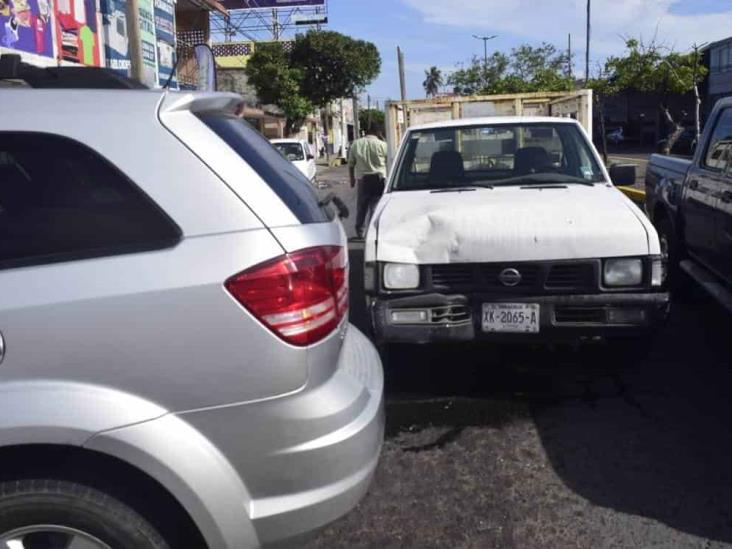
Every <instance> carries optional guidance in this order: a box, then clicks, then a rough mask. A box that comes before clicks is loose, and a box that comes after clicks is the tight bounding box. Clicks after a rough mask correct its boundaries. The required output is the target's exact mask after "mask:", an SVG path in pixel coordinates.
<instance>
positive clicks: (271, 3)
mask: <svg viewBox="0 0 732 549" xmlns="http://www.w3.org/2000/svg"><path fill="white" fill-rule="evenodd" d="M223 4H224V6H226V9H230V10H256V9H270V10H271V9H272V8H302V7H318V6H324V5H325V0H224V2H223Z"/></svg>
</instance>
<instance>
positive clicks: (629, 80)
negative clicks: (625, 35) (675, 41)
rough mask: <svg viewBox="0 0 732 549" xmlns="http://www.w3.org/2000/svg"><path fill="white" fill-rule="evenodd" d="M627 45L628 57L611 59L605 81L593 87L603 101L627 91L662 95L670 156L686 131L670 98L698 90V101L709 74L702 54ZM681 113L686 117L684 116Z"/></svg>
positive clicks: (636, 42)
mask: <svg viewBox="0 0 732 549" xmlns="http://www.w3.org/2000/svg"><path fill="white" fill-rule="evenodd" d="M625 46H626V51H625V54H624V55H622V56H618V57H610V58H608V59H607V61H606V62H605V66H604V69H603V71H602V75H601V78H599V79H596V80H595V81H592V82H590V83H589V84H590V85H591V86H593V87H594V88H595V89H596V91H597V93H598V95H599V97H600V101H602V99H603V98H604V97H607V96H608V95H613V94H616V93H619V92H622V91H625V90H637V91H640V92H645V93H656V94H658V96H659V98H660V102H659V109H660V111H661V113H662V114H663V117H664V119H665V121H666V123H667V125H668V127H669V129H670V133H669V136H668V139H667V140H666V141H665V144H664V148H663V151H662V152H664V153H665V154H669V153H670V151H671V148H672V147H673V145H674V143H675V142H676V141H677V140H678V138H679V137H680V136H681V133H682V132H683V131H684V128H683V126H682V125H681V121H680V120H679V119H678V116H675V113H672V112H671V109H670V107H669V99H670V96H671V94H682V93H688V92H690V91H695V95H696V97H697V98H698V95H699V94H698V91H699V90H698V85H699V83H700V82H701V81H702V80H703V79H704V77H705V76H706V74H707V69H706V67H704V66H703V65H702V62H701V61H702V59H701V52H699V51H698V48H695V49H694V50H693V51H692V52H691V53H683V54H682V53H678V52H674V51H668V50H666V49H665V48H663V47H662V46H660V45H658V44H656V43H655V42H652V43H650V44H644V43H643V42H642V41H640V40H636V39H630V40H628V41H627V42H626V44H625ZM678 114H681V116H682V117H683V114H684V113H676V115H678ZM603 115H604V112H603V111H601V112H600V116H601V119H604V116H603ZM697 117H698V114H697ZM603 133H604V132H603Z"/></svg>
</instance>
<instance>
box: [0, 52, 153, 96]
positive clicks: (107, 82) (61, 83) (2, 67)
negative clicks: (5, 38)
mask: <svg viewBox="0 0 732 549" xmlns="http://www.w3.org/2000/svg"><path fill="white" fill-rule="evenodd" d="M3 80H5V81H16V82H25V84H27V85H28V86H29V87H31V88H59V89H60V88H67V89H69V88H80V89H117V90H119V89H127V90H144V89H147V86H145V85H144V84H141V83H140V82H138V81H137V80H133V79H131V78H128V77H126V76H122V75H121V74H119V73H117V72H114V71H113V70H111V69H107V68H101V67H45V68H42V67H36V66H34V65H30V64H28V63H24V62H23V61H21V59H20V55H17V54H5V55H0V81H3ZM0 85H1V82H0Z"/></svg>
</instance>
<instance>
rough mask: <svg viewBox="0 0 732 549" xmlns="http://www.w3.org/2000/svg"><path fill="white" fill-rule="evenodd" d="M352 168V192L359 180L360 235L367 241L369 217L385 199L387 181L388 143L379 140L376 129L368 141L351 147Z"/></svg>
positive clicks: (370, 130) (357, 223)
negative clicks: (365, 231) (365, 236)
mask: <svg viewBox="0 0 732 549" xmlns="http://www.w3.org/2000/svg"><path fill="white" fill-rule="evenodd" d="M348 167H349V172H350V175H351V188H353V187H355V186H356V180H358V201H357V207H356V208H357V213H356V235H357V236H358V238H363V233H364V230H363V224H364V222H365V221H366V215H367V214H368V212H369V210H372V209H373V208H374V207H375V206H376V203H377V202H378V201H379V198H381V195H382V194H383V192H384V180H385V179H386V143H385V142H384V141H382V140H381V139H379V138H378V137H377V136H376V128H375V127H374V126H373V125H371V126H370V127H369V128H368V129H367V131H366V136H365V137H362V138H360V139H356V141H354V142H353V144H352V145H351V150H350V152H349V154H348Z"/></svg>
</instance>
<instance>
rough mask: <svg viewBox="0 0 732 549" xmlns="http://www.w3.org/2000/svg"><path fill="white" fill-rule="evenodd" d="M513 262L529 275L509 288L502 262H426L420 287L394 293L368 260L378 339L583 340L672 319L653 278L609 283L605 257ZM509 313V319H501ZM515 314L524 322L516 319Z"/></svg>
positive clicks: (630, 333) (640, 331)
mask: <svg viewBox="0 0 732 549" xmlns="http://www.w3.org/2000/svg"><path fill="white" fill-rule="evenodd" d="M513 267H515V268H516V270H518V271H520V272H523V273H524V277H523V279H522V282H521V283H519V284H517V285H516V286H512V287H509V286H504V285H503V284H501V283H499V282H497V281H496V280H495V278H496V277H497V275H496V273H501V272H503V270H505V269H506V268H509V267H507V265H504V264H501V265H491V264H453V265H433V266H429V265H425V266H421V267H420V271H421V277H420V280H421V283H420V288H418V289H416V290H409V291H396V292H395V291H388V290H386V289H384V288H383V284H382V283H380V282H379V281H383V277H382V276H380V275H381V270H382V269H381V267H380V266H379V264H371V265H367V266H366V268H367V276H366V279H367V285H366V286H367V287H366V293H367V305H368V307H369V310H370V313H371V320H372V327H373V330H374V334H375V336H376V339H377V340H378V341H379V342H400V343H430V342H461V341H463V342H464V341H478V342H479V341H486V342H491V341H495V342H508V343H511V342H514V343H530V342H533V343H555V342H557V343H561V342H566V343H578V342H584V341H588V342H590V341H597V340H605V339H614V338H634V337H638V336H642V335H644V334H647V333H649V332H651V331H653V330H654V328H656V327H657V326H658V325H659V324H661V323H662V322H664V321H665V319H666V318H667V316H668V312H669V295H668V293H667V292H664V291H660V290H659V289H658V288H654V287H653V286H652V285H651V281H650V276H649V277H647V278H648V280H645V279H644V280H643V283H642V284H641V285H639V286H637V287H633V288H623V289H614V288H612V289H611V288H604V287H603V286H602V284H601V282H600V280H601V276H600V268H601V261H600V260H582V261H555V262H534V263H517V264H512V265H511V267H510V268H513ZM369 270H370V272H369ZM649 273H650V269H649ZM644 278H645V277H644ZM369 282H371V287H369ZM502 311H508V313H505V312H502ZM512 311H513V312H512ZM506 314H508V315H509V323H507V324H502V323H500V322H498V321H499V320H500V319H499V318H498V316H500V315H504V316H505V315H506ZM511 315H513V320H514V321H515V320H517V318H519V317H520V320H522V321H524V320H525V322H517V323H515V324H511V323H510V321H511V318H510V317H511ZM532 315H534V316H535V318H533V319H530V317H531V316H532Z"/></svg>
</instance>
